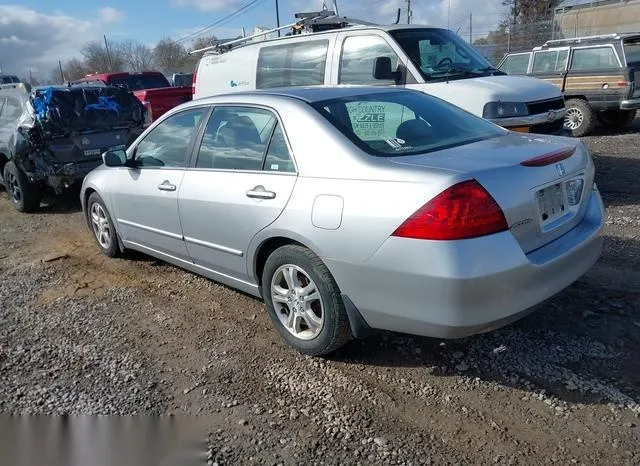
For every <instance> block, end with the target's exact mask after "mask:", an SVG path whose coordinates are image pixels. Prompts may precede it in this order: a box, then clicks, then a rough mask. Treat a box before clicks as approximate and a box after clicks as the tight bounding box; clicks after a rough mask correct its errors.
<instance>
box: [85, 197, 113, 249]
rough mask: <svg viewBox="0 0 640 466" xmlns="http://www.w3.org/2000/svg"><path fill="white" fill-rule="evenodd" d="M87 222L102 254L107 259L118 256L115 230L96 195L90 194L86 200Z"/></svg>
mask: <svg viewBox="0 0 640 466" xmlns="http://www.w3.org/2000/svg"><path fill="white" fill-rule="evenodd" d="M87 220H88V222H89V226H90V227H91V231H92V232H93V239H95V240H96V243H98V247H99V248H100V251H101V252H102V254H104V255H105V256H107V257H116V256H118V255H119V254H120V249H119V248H118V236H117V233H116V229H115V228H114V226H113V221H112V220H111V216H110V215H109V212H108V211H107V207H106V206H105V205H104V201H103V200H102V198H101V197H100V196H99V195H98V193H92V194H91V195H90V196H89V199H88V200H87Z"/></svg>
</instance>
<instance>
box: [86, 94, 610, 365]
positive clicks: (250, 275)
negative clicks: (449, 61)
mask: <svg viewBox="0 0 640 466" xmlns="http://www.w3.org/2000/svg"><path fill="white" fill-rule="evenodd" d="M103 158H104V162H105V164H104V165H103V166H101V167H99V168H98V169H96V170H94V171H93V172H91V173H90V174H89V176H87V178H86V179H85V180H84V183H83V187H82V191H81V201H82V206H83V210H84V213H85V215H86V220H87V223H88V225H89V227H90V229H91V231H92V232H93V235H94V237H95V239H96V242H97V244H98V247H99V248H100V250H101V251H102V252H103V253H104V254H106V255H107V256H115V255H117V254H119V253H121V252H123V251H126V250H127V249H134V250H138V251H142V252H144V253H147V254H150V255H152V256H155V257H157V258H160V259H162V260H165V261H167V262H169V263H172V264H175V265H177V266H180V267H183V268H185V269H187V270H190V271H192V272H195V273H198V274H201V275H204V276H206V277H209V278H210V279H212V280H216V281H218V282H220V283H223V284H226V285H229V286H231V287H234V288H237V289H239V290H242V291H244V292H247V293H250V294H252V295H254V296H256V297H262V298H263V299H264V301H265V303H266V306H267V310H268V312H269V314H270V316H271V319H272V320H273V323H274V325H275V327H276V328H277V330H278V332H279V333H280V335H281V336H282V338H283V339H284V340H285V341H286V342H287V343H288V344H289V345H291V346H292V347H294V348H296V349H298V350H299V351H302V352H304V353H308V354H326V353H329V352H331V351H333V350H335V349H336V348H339V347H340V346H341V345H343V344H344V343H345V342H346V341H347V340H348V339H349V338H350V337H351V336H356V337H357V336H362V335H364V334H366V332H367V331H369V329H371V328H373V329H384V330H392V331H398V332H406V333H412V334H418V335H426V336H432V337H438V338H458V337H463V336H468V335H472V334H475V333H479V332H486V331H489V330H491V329H495V328H497V327H500V326H503V325H505V324H507V323H509V322H512V321H515V320H516V319H519V318H520V317H522V316H524V315H525V314H527V313H529V312H530V311H531V310H532V309H533V308H534V307H535V306H536V305H538V304H540V303H541V302H543V301H544V300H546V299H547V298H549V297H551V296H553V295H554V294H556V293H557V292H559V291H561V290H562V289H564V288H565V287H567V286H568V285H569V284H571V283H572V282H573V281H574V280H576V279H577V278H578V277H580V276H581V275H582V274H584V273H585V272H586V271H587V270H588V269H589V268H590V267H591V266H592V265H593V264H594V262H596V260H597V259H598V257H599V255H600V251H601V245H602V241H601V238H600V232H601V230H602V228H603V211H604V209H603V205H602V200H601V198H600V194H599V193H598V191H597V189H596V186H595V184H594V181H593V180H594V164H593V162H592V160H591V157H590V156H589V153H588V152H587V149H586V148H585V146H584V145H583V144H582V143H581V142H580V141H579V140H575V139H572V138H566V137H559V136H540V135H536V136H535V137H531V136H530V135H522V134H518V133H514V132H510V131H507V130H505V129H503V128H501V127H499V126H497V125H494V124H493V123H490V122H488V121H485V120H483V119H481V118H478V117H475V116H473V115H471V114H469V113H467V112H465V111H463V110H461V109H459V108H457V107H455V106H453V105H450V104H448V103H446V102H444V101H442V100H440V99H437V98H435V97H431V96H428V95H426V94H424V93H421V92H418V91H411V90H402V89H393V88H383V87H344V88H297V89H293V88H290V89H283V90H273V91H263V92H248V93H235V94H227V95H222V96H218V97H214V98H207V99H200V100H197V101H196V100H194V101H193V102H190V103H188V104H184V105H182V106H180V107H178V108H175V109H173V110H171V111H170V112H168V113H167V114H166V115H165V116H163V117H162V118H161V119H160V120H159V121H157V122H156V123H155V124H154V125H152V126H151V127H150V128H149V129H148V130H147V131H146V132H145V133H144V134H143V135H142V136H140V138H138V140H137V141H135V142H134V143H133V144H132V146H131V147H130V148H129V149H128V150H127V151H126V152H125V151H110V152H107V153H105V154H104V155H103Z"/></svg>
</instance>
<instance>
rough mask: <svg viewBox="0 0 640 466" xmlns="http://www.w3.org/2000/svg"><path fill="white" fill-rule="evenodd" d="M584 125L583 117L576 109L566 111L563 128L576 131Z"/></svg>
mask: <svg viewBox="0 0 640 466" xmlns="http://www.w3.org/2000/svg"><path fill="white" fill-rule="evenodd" d="M582 123H584V115H583V114H582V112H581V111H580V110H579V109H577V108H569V109H567V113H566V115H565V117H564V127H565V128H567V129H570V130H572V131H573V130H576V129H578V128H580V126H582Z"/></svg>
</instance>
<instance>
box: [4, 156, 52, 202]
mask: <svg viewBox="0 0 640 466" xmlns="http://www.w3.org/2000/svg"><path fill="white" fill-rule="evenodd" d="M3 182H4V185H5V188H6V190H7V193H8V194H9V199H10V200H11V203H12V204H13V206H14V207H15V208H16V210H18V211H20V212H35V211H37V210H38V209H39V208H40V199H41V197H42V193H41V192H40V186H39V185H38V184H36V183H29V180H28V179H27V175H25V173H24V172H23V171H22V170H20V168H18V167H17V166H16V164H15V163H14V162H13V161H9V162H7V163H6V165H5V166H4V176H3Z"/></svg>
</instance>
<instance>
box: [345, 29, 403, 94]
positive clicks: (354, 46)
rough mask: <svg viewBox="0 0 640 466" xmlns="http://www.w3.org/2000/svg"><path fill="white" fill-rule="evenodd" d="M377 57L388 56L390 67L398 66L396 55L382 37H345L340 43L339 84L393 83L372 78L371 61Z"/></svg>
mask: <svg viewBox="0 0 640 466" xmlns="http://www.w3.org/2000/svg"><path fill="white" fill-rule="evenodd" d="M378 57H389V58H390V59H391V69H393V70H395V69H396V68H397V67H398V55H396V53H395V52H394V51H393V49H392V48H391V46H389V44H387V42H386V41H385V40H384V39H383V38H382V37H379V36H352V37H347V38H346V39H345V41H344V44H343V45H342V58H341V60H340V81H339V82H340V84H378V85H380V84H395V83H394V82H393V81H381V80H377V79H374V78H373V62H374V60H375V59H376V58H378Z"/></svg>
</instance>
